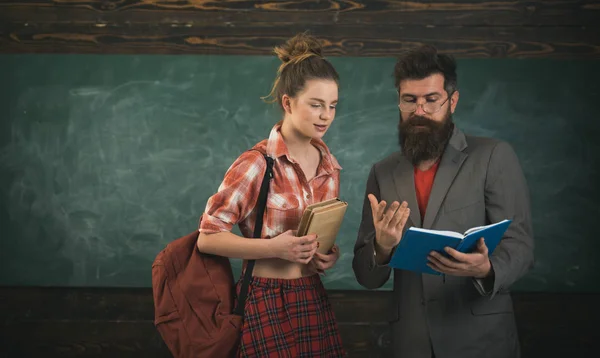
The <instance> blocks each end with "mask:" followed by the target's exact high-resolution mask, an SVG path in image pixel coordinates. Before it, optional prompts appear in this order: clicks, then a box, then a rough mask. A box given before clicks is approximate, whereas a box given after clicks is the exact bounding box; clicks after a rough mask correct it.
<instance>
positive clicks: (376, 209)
mask: <svg viewBox="0 0 600 358" xmlns="http://www.w3.org/2000/svg"><path fill="white" fill-rule="evenodd" d="M367 198H368V199H369V203H370V204H371V212H372V213H373V222H375V221H379V220H380V219H381V213H380V206H379V202H378V201H377V198H376V197H375V195H373V194H369V195H367Z"/></svg>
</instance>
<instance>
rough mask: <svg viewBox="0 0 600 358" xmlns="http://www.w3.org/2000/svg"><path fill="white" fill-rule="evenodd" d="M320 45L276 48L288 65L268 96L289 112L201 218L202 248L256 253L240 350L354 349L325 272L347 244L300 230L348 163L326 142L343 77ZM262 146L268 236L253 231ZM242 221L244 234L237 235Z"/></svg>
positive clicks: (302, 42)
mask: <svg viewBox="0 0 600 358" xmlns="http://www.w3.org/2000/svg"><path fill="white" fill-rule="evenodd" d="M321 51H322V50H321V46H320V44H319V43H318V41H317V40H316V39H315V38H313V37H311V36H308V35H306V34H300V35H297V36H295V37H293V38H291V39H290V40H288V41H287V42H286V44H285V45H283V46H280V47H276V48H275V53H276V54H277V56H278V57H279V59H281V61H282V64H281V66H280V67H279V69H278V72H277V78H276V80H275V83H274V85H273V88H272V90H271V93H270V95H269V97H272V100H273V101H277V102H278V103H279V105H280V106H281V108H282V110H283V120H281V121H280V122H279V123H277V124H276V125H275V126H274V127H273V129H272V130H271V133H270V135H269V138H268V139H266V140H263V141H261V142H260V143H258V144H257V145H255V146H254V148H253V149H256V150H249V151H246V152H245V153H243V154H242V155H241V156H240V157H239V158H238V159H237V160H236V161H235V162H234V163H233V164H232V165H231V167H230V168H229V170H228V171H227V173H226V174H225V178H224V180H223V182H222V184H221V185H220V187H219V189H218V192H217V193H216V194H214V195H213V196H212V197H211V198H209V200H208V203H207V205H206V210H205V212H204V214H203V215H202V219H201V222H200V235H199V236H198V248H199V250H200V251H201V252H205V253H209V254H214V255H219V256H225V257H230V258H241V259H244V260H256V263H255V267H254V271H253V277H252V280H251V282H250V289H249V294H248V298H247V300H246V305H245V313H244V325H243V327H242V338H241V342H240V346H239V349H238V356H240V357H255V356H259V357H266V356H283V357H325V356H326V357H339V356H344V355H345V353H344V350H343V348H342V343H341V338H340V335H339V331H338V327H337V324H336V322H335V317H334V314H333V311H332V309H331V305H330V304H329V301H328V298H327V293H326V291H325V289H324V287H323V284H322V283H321V280H320V276H319V273H321V272H324V271H325V270H327V269H329V268H331V267H332V266H333V265H334V264H335V262H336V261H337V259H338V257H339V249H338V248H337V246H336V247H334V248H333V249H332V250H331V252H329V253H328V254H327V255H323V254H320V253H318V252H316V250H317V246H318V243H317V240H316V239H317V238H316V236H315V235H308V236H304V237H296V236H295V235H294V232H293V231H292V230H294V229H296V228H297V226H298V223H299V221H300V218H301V216H302V213H303V211H304V209H305V208H306V207H307V206H308V205H310V204H312V203H317V202H320V201H324V200H327V199H331V198H334V197H337V196H338V194H339V176H340V169H341V167H340V166H339V164H338V162H337V160H336V159H335V158H334V157H333V155H332V154H331V153H330V152H329V149H328V148H327V146H326V145H325V143H324V142H323V141H322V140H321V138H322V137H323V136H324V135H325V133H326V132H327V130H328V128H329V126H330V125H331V123H332V122H333V119H334V117H335V107H336V104H337V101H338V82H339V76H338V74H337V72H336V70H335V69H334V68H333V66H332V65H331V63H329V61H327V60H326V59H324V58H323V57H322V54H321ZM261 153H266V154H267V155H268V156H270V157H271V158H273V159H274V166H273V179H272V180H271V182H270V188H269V194H268V198H267V207H266V211H265V216H264V224H263V228H262V235H261V238H263V239H268V240H261V239H247V238H250V237H252V233H253V230H254V222H255V219H256V208H255V204H256V202H257V198H258V193H259V189H260V185H261V181H262V177H263V175H264V172H265V169H266V161H265V158H264V157H263V155H262V154H261ZM235 224H238V225H239V228H240V231H241V233H242V234H243V236H244V237H240V236H237V235H235V234H233V233H231V229H232V227H233V225H235ZM240 282H241V280H240ZM240 282H238V285H237V290H238V294H239V290H240Z"/></svg>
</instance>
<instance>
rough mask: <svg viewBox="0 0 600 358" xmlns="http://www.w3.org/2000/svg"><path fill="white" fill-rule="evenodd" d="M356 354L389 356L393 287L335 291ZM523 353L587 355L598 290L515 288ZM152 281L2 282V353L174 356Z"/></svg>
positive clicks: (598, 333)
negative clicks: (136, 284)
mask: <svg viewBox="0 0 600 358" xmlns="http://www.w3.org/2000/svg"><path fill="white" fill-rule="evenodd" d="M330 298H331V302H332V305H333V307H334V310H335V313H336V316H337V318H338V321H339V325H340V330H341V334H342V338H343V340H344V345H345V347H346V349H347V350H348V352H349V353H350V357H361V358H365V357H389V356H390V339H391V337H390V331H389V325H388V321H387V319H388V314H387V312H389V307H390V305H391V294H390V292H389V291H332V292H331V293H330ZM513 298H514V301H515V316H516V318H517V324H518V329H519V337H520V340H521V345H522V351H523V357H524V358H537V357H540V358H542V357H543V358H548V357H583V356H585V355H584V354H586V353H588V352H592V351H593V350H595V347H596V343H597V342H598V340H599V339H600V329H598V326H597V322H598V321H599V320H600V306H599V305H598V304H597V302H598V300H599V299H600V296H599V295H597V294H596V295H585V294H549V293H527V294H526V293H515V294H513ZM153 319H154V307H153V299H152V292H151V289H149V288H58V287H57V288H17V287H12V288H11V287H0V356H2V357H106V358H109V357H110V358H114V357H144V358H154V357H169V352H168V350H167V348H166V346H165V345H164V343H163V342H162V339H161V338H160V335H159V334H158V332H157V330H156V328H155V327H154V325H153V321H152V320H153Z"/></svg>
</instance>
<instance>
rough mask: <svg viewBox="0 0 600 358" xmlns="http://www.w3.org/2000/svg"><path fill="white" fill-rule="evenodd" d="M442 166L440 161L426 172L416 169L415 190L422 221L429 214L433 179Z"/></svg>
mask: <svg viewBox="0 0 600 358" xmlns="http://www.w3.org/2000/svg"><path fill="white" fill-rule="evenodd" d="M439 164H440V161H439V160H438V161H437V162H435V164H434V165H433V166H432V167H431V168H429V169H427V170H425V171H421V170H419V169H418V168H417V167H415V190H416V192H417V203H418V204H419V212H420V213H421V221H423V220H424V218H425V213H426V212H427V203H428V202H429V194H431V188H432V187H433V179H434V178H435V173H436V172H437V168H438V166H439Z"/></svg>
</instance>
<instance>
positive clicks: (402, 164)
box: [393, 156, 421, 227]
mask: <svg viewBox="0 0 600 358" xmlns="http://www.w3.org/2000/svg"><path fill="white" fill-rule="evenodd" d="M393 178H394V184H395V187H396V193H397V194H398V198H399V199H400V200H401V201H400V203H402V201H406V203H407V204H408V207H409V208H410V218H409V220H410V221H412V225H408V226H416V227H421V214H420V213H419V205H418V203H417V193H416V191H415V176H414V167H413V165H412V164H411V163H410V162H409V161H408V160H407V159H406V158H405V157H404V156H400V159H399V162H398V165H396V168H394V175H393Z"/></svg>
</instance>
